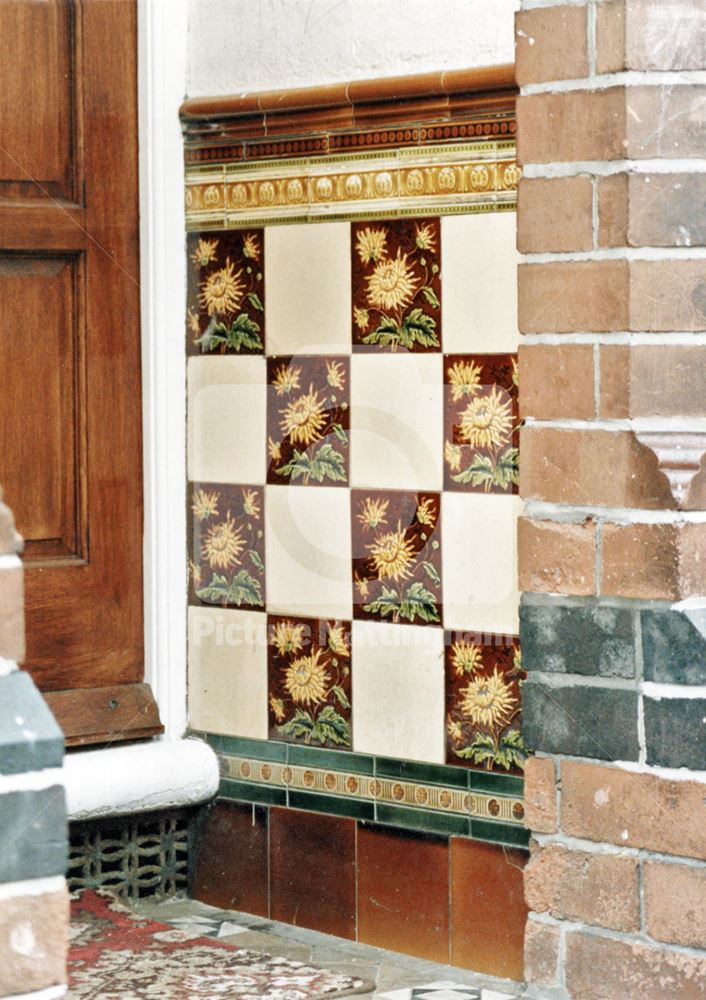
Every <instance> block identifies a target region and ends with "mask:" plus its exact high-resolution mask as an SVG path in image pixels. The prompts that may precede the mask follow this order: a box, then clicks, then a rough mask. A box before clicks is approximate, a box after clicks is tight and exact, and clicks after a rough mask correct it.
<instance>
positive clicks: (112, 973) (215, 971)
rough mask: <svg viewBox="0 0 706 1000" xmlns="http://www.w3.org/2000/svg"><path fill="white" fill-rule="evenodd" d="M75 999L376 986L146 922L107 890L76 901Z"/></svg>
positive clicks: (269, 996)
mask: <svg viewBox="0 0 706 1000" xmlns="http://www.w3.org/2000/svg"><path fill="white" fill-rule="evenodd" d="M68 965H69V992H68V994H67V996H68V997H70V998H72V1000H79V998H83V1000H86V998H91V1000H143V998H144V1000H228V998H229V997H238V998H239V1000H317V998H319V997H321V998H324V997H325V998H332V997H340V996H346V995H348V994H351V993H369V992H372V990H373V989H374V985H373V984H372V983H370V982H366V981H365V980H363V979H355V978H353V977H352V976H344V975H340V974H339V973H336V972H331V971H329V970H328V969H322V968H320V967H318V966H315V965H308V964H306V963H304V962H294V961H291V960H290V959H286V958H277V957H276V956H272V955H266V954H263V953H261V952H256V951H247V950H246V949H244V948H234V947H232V945H228V944H225V943H224V942H222V941H218V940H214V939H213V938H206V937H202V936H200V935H198V934H195V933H194V932H193V931H188V930H181V929H179V928H174V927H170V926H169V925H168V924H160V923H157V922H156V921H154V920H146V919H144V918H142V917H139V916H138V915H137V914H136V913H134V912H133V911H132V910H130V909H129V908H128V907H126V906H125V905H124V904H123V903H120V902H118V901H117V900H116V899H115V897H113V896H111V895H109V894H107V893H97V892H92V891H90V890H86V891H84V892H82V893H79V894H78V895H77V896H76V897H75V898H74V899H73V900H72V903H71V943H70V947H69V963H68Z"/></svg>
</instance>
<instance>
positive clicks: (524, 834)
mask: <svg viewBox="0 0 706 1000" xmlns="http://www.w3.org/2000/svg"><path fill="white" fill-rule="evenodd" d="M471 837H472V839H473V840H486V841H488V842H489V843H491V844H504V845H505V846H506V847H527V845H528V844H529V841H530V831H529V830H526V829H525V828H524V827H522V826H512V825H511V824H509V823H491V822H488V820H484V819H472V820H471Z"/></svg>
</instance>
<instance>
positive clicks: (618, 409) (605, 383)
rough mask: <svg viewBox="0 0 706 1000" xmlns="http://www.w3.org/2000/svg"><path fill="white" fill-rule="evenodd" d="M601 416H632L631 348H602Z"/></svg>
mask: <svg viewBox="0 0 706 1000" xmlns="http://www.w3.org/2000/svg"><path fill="white" fill-rule="evenodd" d="M600 359H601V362H600V364H601V371H600V387H601V388H600V403H599V405H600V416H601V417H612V418H616V419H620V418H621V417H629V416H630V366H631V354H630V348H629V347H626V346H625V345H623V344H608V345H607V344H602V345H601V348H600Z"/></svg>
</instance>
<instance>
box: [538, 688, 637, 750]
mask: <svg viewBox="0 0 706 1000" xmlns="http://www.w3.org/2000/svg"><path fill="white" fill-rule="evenodd" d="M637 703H638V698H637V693H636V692H635V691H623V690H613V689H611V688H602V687H601V688H597V687H591V685H590V682H586V683H585V684H580V685H576V686H568V685H563V684H562V685H557V686H554V685H552V686H551V687H550V686H549V685H547V684H543V683H541V682H540V681H538V680H535V678H534V677H533V675H532V674H530V676H529V678H528V679H527V681H525V685H524V687H523V689H522V736H523V738H524V741H525V744H526V745H527V746H528V747H529V748H530V750H538V751H541V752H542V753H555V754H572V755H574V756H576V757H593V758H595V759H597V760H637V759H638V757H639V755H640V746H639V742H638V736H637ZM597 720H600V726H598V725H597Z"/></svg>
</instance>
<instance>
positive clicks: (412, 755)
mask: <svg viewBox="0 0 706 1000" xmlns="http://www.w3.org/2000/svg"><path fill="white" fill-rule="evenodd" d="M351 643H352V656H351V662H352V664H353V666H352V670H353V749H354V750H357V751H358V752H359V753H372V754H381V755H385V756H390V757H404V758H408V759H409V760H423V761H429V762H431V763H437V764H443V762H444V759H445V758H444V635H443V632H442V630H441V629H438V628H424V627H421V626H418V625H386V624H381V623H378V622H362V621H354V622H353V631H352V635H351Z"/></svg>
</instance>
